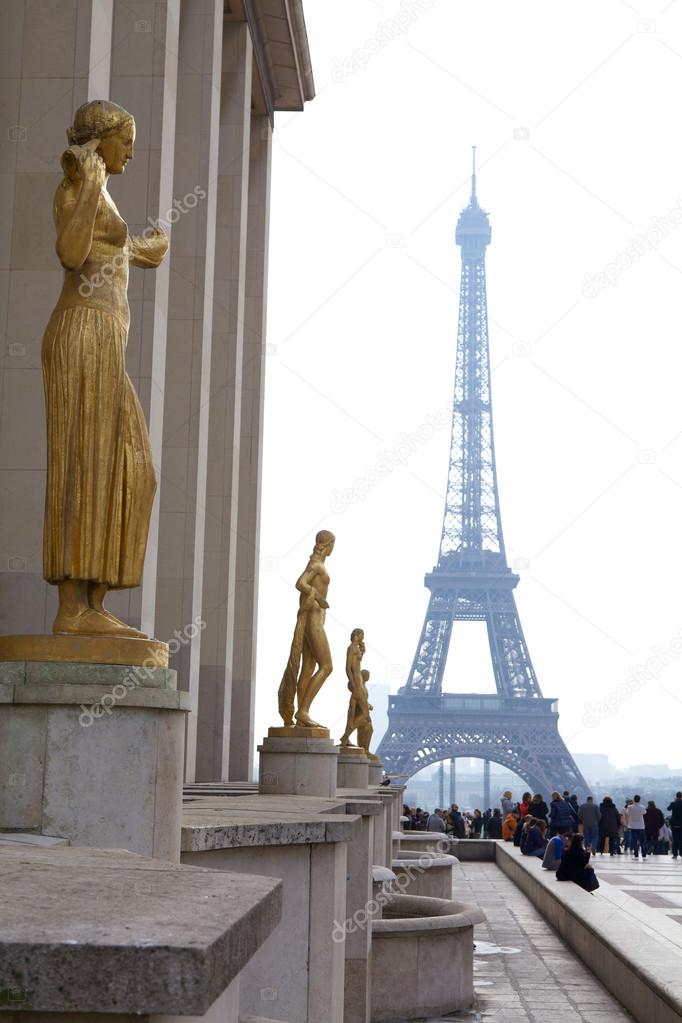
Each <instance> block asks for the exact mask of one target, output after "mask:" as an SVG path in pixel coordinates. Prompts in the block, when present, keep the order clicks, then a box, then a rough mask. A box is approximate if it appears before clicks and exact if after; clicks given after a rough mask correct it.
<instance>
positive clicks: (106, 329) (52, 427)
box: [42, 180, 165, 589]
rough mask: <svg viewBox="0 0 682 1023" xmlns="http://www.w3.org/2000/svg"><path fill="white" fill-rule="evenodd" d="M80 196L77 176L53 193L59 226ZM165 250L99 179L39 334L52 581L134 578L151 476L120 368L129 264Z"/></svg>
mask: <svg viewBox="0 0 682 1023" xmlns="http://www.w3.org/2000/svg"><path fill="white" fill-rule="evenodd" d="M60 190H61V191H60ZM77 197H78V186H77V185H74V184H72V183H70V182H68V181H66V180H65V181H64V182H63V183H62V185H60V187H59V189H58V190H57V194H56V196H55V204H54V215H55V223H56V225H57V228H58V229H59V224H60V220H61V219H62V218H63V217H65V216H68V215H69V213H70V211H71V210H72V208H73V206H74V205H75V203H76V200H77ZM164 251H165V250H164ZM163 255H164V252H159V247H158V244H157V245H156V246H155V245H154V244H152V243H151V242H149V241H147V240H145V239H143V238H131V237H130V235H129V234H128V227H127V224H126V223H125V221H124V220H123V219H122V217H121V216H120V214H119V212H118V210H117V209H116V206H115V204H114V202H113V200H112V199H111V197H110V196H109V194H108V192H107V191H106V189H103V190H102V192H101V194H100V197H99V202H98V206H97V214H96V218H95V225H94V233H93V240H92V246H91V248H90V252H89V254H88V257H87V259H86V261H85V263H84V264H83V265H82V266H81V267H80V268H79V269H78V270H65V272H64V284H63V287H62V291H61V294H60V296H59V300H58V302H57V305H56V307H55V309H54V311H53V313H52V316H51V318H50V321H49V323H48V325H47V328H46V330H45V334H44V337H43V348H42V364H43V381H44V386H45V404H46V412H47V491H46V500H45V530H44V548H43V561H44V575H45V578H46V579H47V580H48V582H50V583H59V582H62V581H63V580H65V579H86V580H90V581H93V582H96V583H106V584H107V585H108V586H109V587H110V588H112V589H118V588H123V587H129V586H139V585H140V582H141V578H142V568H143V564H144V556H145V549H146V545H147V533H148V529H149V518H150V514H151V508H152V502H153V499H154V493H155V491H156V476H155V472H154V465H153V461H152V452H151V447H150V443H149V434H148V432H147V426H146V423H145V419H144V414H143V412H142V409H141V407H140V403H139V401H138V398H137V395H136V394H135V390H134V388H133V385H132V383H131V381H130V379H129V377H128V375H127V373H126V369H125V351H126V345H127V342H128V325H129V322H130V311H129V307H128V296H127V289H128V265H129V263H133V265H136V266H149V267H151V266H157V265H158V264H159V263H160V261H161V259H162V258H163Z"/></svg>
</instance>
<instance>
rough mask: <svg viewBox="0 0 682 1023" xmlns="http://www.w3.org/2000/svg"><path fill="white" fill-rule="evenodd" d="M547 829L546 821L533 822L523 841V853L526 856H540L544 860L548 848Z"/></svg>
mask: <svg viewBox="0 0 682 1023" xmlns="http://www.w3.org/2000/svg"><path fill="white" fill-rule="evenodd" d="M546 829H547V825H546V824H545V822H544V821H538V820H534V821H533V823H532V824H531V825H530V827H529V828H528V831H527V832H526V835H525V838H524V839H523V840H522V844H521V852H522V854H523V855H524V856H539V858H540V859H542V857H543V856H544V855H545V848H546V847H547V839H546V838H545V831H546Z"/></svg>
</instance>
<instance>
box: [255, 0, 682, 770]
mask: <svg viewBox="0 0 682 1023" xmlns="http://www.w3.org/2000/svg"><path fill="white" fill-rule="evenodd" d="M305 13H306V19H307V25H308V34H309V40H310V49H311V54H312V59H313V67H314V74H315V82H316V87H317V96H316V98H315V100H313V102H312V103H310V104H309V105H308V106H307V108H306V110H305V111H304V112H303V113H302V114H294V115H291V114H283V115H278V117H277V120H276V131H275V143H274V160H273V176H272V181H273V192H272V217H271V249H270V283H269V312H268V338H269V349H268V351H269V355H268V359H267V394H266V432H265V457H264V466H263V478H264V484H263V519H262V534H261V554H262V560H261V567H262V572H261V584H260V618H259V653H258V688H257V724H256V735H257V738H258V740H259V741H260V737H261V736H262V735H263V734H265V731H266V729H267V727H268V725H270V724H275V723H278V722H277V715H276V691H277V687H278V685H279V681H280V678H281V675H282V671H283V668H284V666H285V663H286V659H287V656H288V651H289V643H290V640H291V633H292V630H293V626H294V621H295V616H296V608H297V594H296V592H295V590H294V589H293V583H294V582H295V580H296V578H297V576H298V575H299V574H300V572H301V571H302V570H303V568H304V566H305V563H306V560H307V557H308V555H309V553H310V551H311V549H312V544H313V538H314V534H315V532H316V531H317V530H318V529H320V528H328V529H331V530H333V532H334V533H335V534H336V536H337V545H336V550H335V551H334V554H333V555H332V557H331V558H330V559H329V562H328V565H329V569H330V573H331V587H330V594H329V602H330V611H329V612H328V635H329V638H330V642H331V644H332V651H333V653H334V658H335V671H334V674H333V675H332V676H331V678H330V679H329V680H328V681H327V683H326V684H325V686H324V688H323V690H322V692H321V694H320V696H319V697H318V699H317V700H316V702H315V704H314V709H313V716H314V717H316V718H317V719H318V720H321V721H323V722H324V723H325V724H328V725H330V726H332V728H333V732H332V734H333V735H334V737H335V738H338V737H339V736H340V734H341V732H342V731H343V721H344V719H345V713H346V706H347V690H346V680H345V675H344V657H345V648H346V645H347V643H348V634H349V633H350V630H351V629H352V628H353V627H355V626H358V625H359V626H362V627H364V628H365V630H366V639H367V644H368V649H367V654H366V657H365V666H366V667H368V668H369V669H370V671H371V672H372V680H373V681H376V682H380V681H384V682H390V684H391V687H392V691H395V690H396V689H397V687H398V686H399V685H401V684H402V683H403V682H404V680H405V677H406V674H407V672H408V670H409V666H410V664H411V661H412V657H413V655H414V650H415V647H416V643H417V640H418V638H419V632H420V629H421V625H422V620H423V616H424V612H425V610H426V606H427V603H428V591H427V590H426V589H425V588H424V586H423V576H424V573H425V572H426V571H429V570H430V569H431V568H432V566H433V565H434V563H435V560H436V557H437V552H438V543H439V538H440V528H441V522H442V513H443V501H444V488H445V482H446V473H447V463H448V449H449V428H448V427H447V426H445V427H442V426H440V427H439V428H434V429H433V437H432V439H430V440H429V441H427V442H425V443H422V444H420V445H419V447H418V450H415V451H414V452H413V453H411V454H410V456H409V458H408V459H407V460H406V462H405V464H404V465H403V466H399V467H397V468H396V469H395V470H394V471H393V472H392V473H391V474H390V475H389V476H387V477H386V478H385V479H382V480H381V482H379V483H378V484H376V483H375V484H372V485H369V486H366V487H365V488H364V490H365V491H366V493H365V494H364V496H363V498H362V499H356V500H354V501H350V500H349V498H351V497H356V498H357V495H358V492H359V489H360V490H362V489H363V487H362V481H364V482H365V483H366V482H367V478H368V477H367V473H368V472H369V473H370V476H369V479H370V480H372V479H373V478H374V477H373V476H372V475H371V470H372V469H373V467H374V465H375V464H376V462H377V460H378V458H379V457H380V456H381V454H382V452H385V451H396V450H398V449H399V446H400V445H401V442H404V439H405V438H404V435H409V434H412V433H414V432H416V430H417V429H418V428H419V426H420V425H421V424H424V423H428V422H432V423H433V422H434V421H437V420H438V414H439V412H440V410H442V409H443V408H445V407H446V406H447V404H448V402H449V401H450V400H451V392H452V386H453V379H454V356H455V342H456V328H457V309H458V290H459V250H458V249H457V247H456V246H455V243H454V232H455V225H456V222H457V217H458V215H459V212H460V210H461V208H462V207H463V206H464V205H466V203H467V201H468V193H469V168H470V146H471V145H472V143H476V144H477V145H478V147H479V149H478V152H479V168H480V169H479V181H478V184H479V188H478V191H479V199H480V202H481V205H482V206H483V207H484V208H485V209H486V210H488V211H489V212H490V220H491V225H492V231H493V236H492V244H491V246H490V248H489V250H488V260H487V267H488V304H489V315H490V335H491V358H492V365H493V367H494V372H493V400H494V426H495V440H496V453H497V465H498V475H499V485H500V495H501V501H502V517H503V525H504V532H505V540H506V544H507V552H508V555H509V558H510V561H511V563H512V565H513V566H514V567H515V568H516V569H517V570H518V571H519V573H520V575H521V582H520V584H519V586H518V588H517V590H516V595H517V602H518V606H519V610H520V614H521V618H522V623H523V627H524V631H525V634H526V639H527V641H528V643H529V646H530V651H531V656H532V658H533V662H534V665H535V668H536V671H537V674H538V678H539V681H540V685H541V687H542V690H543V694H544V695H545V696H550V697H558V698H559V700H560V705H559V706H560V713H561V718H560V729H561V732H562V735H563V736H564V738H565V740H566V741H567V743H568V745H569V747H570V748H571V750H572V751H573V752H607V753H608V754H609V756H610V757H611V759H612V761H613V762H614V763H615V764H616V765H618V766H620V767H623V766H627V765H629V764H632V763H642V762H661V761H668V762H669V763H671V764H672V765H674V766H680V765H682V744H681V743H680V734H681V727H680V726H681V724H682V685H681V684H680V680H681V678H682V638H681V637H682V587H681V586H680V584H679V579H680V575H681V569H682V538H681V537H680V521H681V520H682V404H681V402H680V382H681V379H682V373H681V370H682V358H681V355H680V341H681V334H682V331H681V327H680V324H681V322H682V229H678V223H679V222H680V220H682V160H681V157H682V146H681V145H680V134H681V130H682V129H680V126H679V117H678V106H679V104H678V97H679V96H680V95H681V94H682V88H681V87H682V2H679V0H672V2H666V0H659V2H658V3H654V2H651V0H635V2H633V3H632V4H631V3H629V2H627V0H601V2H600V3H599V4H595V3H594V2H593V0H591V2H587V0H576V2H574V3H572V4H570V5H563V6H558V5H555V4H547V3H546V2H545V0H543V2H539V0H526V2H524V3H509V2H508V0H504V2H498V0H479V2H478V3H476V4H473V3H469V4H463V3H461V2H455V0H421V2H418V0H414V2H413V0H410V2H409V3H408V0H403V3H400V2H399V0H398V2H396V0H344V2H341V0H306V2H305ZM599 275H602V276H599ZM429 417H432V418H431V419H429ZM358 481H360V488H358ZM344 495H345V496H344ZM483 629H484V626H482V625H481V626H480V628H479V627H478V626H477V625H476V624H472V625H469V624H466V623H462V624H461V625H459V626H455V630H454V631H453V646H452V648H451V660H450V662H449V665H448V685H447V688H449V689H452V690H460V691H475V690H477V689H478V690H481V691H490V688H491V685H492V683H491V670H490V667H489V657H488V654H487V649H486V647H487V644H486V643H485V638H484V636H482V630H483ZM482 640H483V642H482ZM671 643H673V647H672V648H671V647H670V644H671ZM653 648H659V653H658V654H654V652H653ZM663 648H667V649H668V652H667V653H666V652H665V650H664V651H663V654H661V653H660V650H661V649H663ZM675 648H677V649H675ZM655 658H658V660H656V659H655ZM642 666H644V668H645V669H646V671H642V670H641V668H642ZM633 671H636V672H638V681H636V682H635V683H634V684H633V679H634V678H635V676H634V675H633ZM647 675H648V676H649V677H648V678H647Z"/></svg>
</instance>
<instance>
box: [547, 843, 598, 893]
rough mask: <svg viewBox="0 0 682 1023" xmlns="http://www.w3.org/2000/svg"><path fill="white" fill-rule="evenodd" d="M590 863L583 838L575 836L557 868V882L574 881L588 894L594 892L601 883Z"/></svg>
mask: <svg viewBox="0 0 682 1023" xmlns="http://www.w3.org/2000/svg"><path fill="white" fill-rule="evenodd" d="M589 862H590V854H589V852H588V851H587V849H585V848H583V836H582V835H574V836H573V838H572V839H571V844H570V845H569V847H568V849H566V851H565V852H564V854H563V856H562V857H561V862H560V863H559V866H558V867H557V872H556V879H557V881H573V883H574V884H577V885H579V886H580V887H581V888H584V889H585V891H586V892H593V891H594V890H595V889H596V888H598V887H599V881H598V880H597V878H596V876H595V873H594V870H593V869H592V867H590V866H589V865H588V864H589Z"/></svg>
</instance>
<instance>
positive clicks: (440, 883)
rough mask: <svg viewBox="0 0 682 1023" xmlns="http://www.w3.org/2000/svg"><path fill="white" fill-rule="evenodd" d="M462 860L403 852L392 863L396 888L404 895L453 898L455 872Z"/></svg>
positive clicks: (414, 851)
mask: <svg viewBox="0 0 682 1023" xmlns="http://www.w3.org/2000/svg"><path fill="white" fill-rule="evenodd" d="M456 863H459V860H458V859H457V857H456V856H449V855H447V854H446V853H428V852H418V851H417V850H416V849H415V850H402V849H401V851H400V852H399V853H398V855H397V857H396V858H395V859H394V860H393V863H392V867H393V873H394V874H395V876H396V881H397V886H398V888H399V890H400V891H401V892H402V893H403V894H405V895H426V896H427V897H429V898H434V899H451V898H452V868H453V867H454V866H455V864H456Z"/></svg>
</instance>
